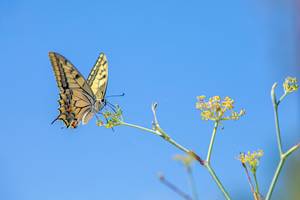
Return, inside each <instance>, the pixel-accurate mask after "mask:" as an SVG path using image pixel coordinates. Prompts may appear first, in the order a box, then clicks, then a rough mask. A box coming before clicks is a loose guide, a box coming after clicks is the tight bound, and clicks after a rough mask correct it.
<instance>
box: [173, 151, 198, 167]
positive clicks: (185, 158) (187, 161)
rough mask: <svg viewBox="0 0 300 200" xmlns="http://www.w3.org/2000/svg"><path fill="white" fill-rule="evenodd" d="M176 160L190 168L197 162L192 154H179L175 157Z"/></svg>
mask: <svg viewBox="0 0 300 200" xmlns="http://www.w3.org/2000/svg"><path fill="white" fill-rule="evenodd" d="M173 159H174V160H177V161H180V162H181V163H182V164H183V165H184V166H186V167H189V166H191V164H192V163H193V161H195V159H194V157H193V156H192V155H190V154H186V155H181V154H177V155H175V156H174V157H173Z"/></svg>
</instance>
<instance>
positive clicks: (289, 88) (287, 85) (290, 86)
mask: <svg viewBox="0 0 300 200" xmlns="http://www.w3.org/2000/svg"><path fill="white" fill-rule="evenodd" d="M298 88H299V85H298V81H297V78H294V77H287V78H286V79H285V81H284V83H283V89H284V92H285V93H291V92H294V91H297V90H298Z"/></svg>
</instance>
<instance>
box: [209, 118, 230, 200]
mask: <svg viewBox="0 0 300 200" xmlns="http://www.w3.org/2000/svg"><path fill="white" fill-rule="evenodd" d="M218 126H219V123H218V121H216V122H215V124H214V128H213V132H212V135H211V139H210V143H209V146H208V151H207V156H206V161H205V167H206V168H207V170H208V172H209V173H210V175H211V176H212V178H213V179H214V181H215V182H216V184H217V186H218V187H219V189H220V190H221V191H222V193H223V195H224V197H225V198H226V199H227V200H230V196H229V194H228V192H227V191H226V189H225V188H224V186H223V185H222V183H221V181H220V180H219V178H218V176H217V175H216V173H215V171H214V170H213V168H212V167H211V165H210V158H211V154H212V150H213V145H214V142H215V137H216V133H217V129H218Z"/></svg>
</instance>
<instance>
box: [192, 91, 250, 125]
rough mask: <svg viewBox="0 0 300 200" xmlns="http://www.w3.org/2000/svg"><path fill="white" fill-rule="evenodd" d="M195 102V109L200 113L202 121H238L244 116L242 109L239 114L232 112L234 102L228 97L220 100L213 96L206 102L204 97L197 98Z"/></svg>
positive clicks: (218, 97)
mask: <svg viewBox="0 0 300 200" xmlns="http://www.w3.org/2000/svg"><path fill="white" fill-rule="evenodd" d="M197 100H198V101H197V103H196V109H198V110H200V111H201V117H202V119H203V120H212V121H221V120H238V119H239V118H240V117H241V116H243V115H244V114H245V110H244V109H241V110H240V111H239V112H236V111H234V110H233V108H234V101H233V99H231V98H230V97H225V98H224V99H223V100H222V99H221V97H220V96H214V97H211V98H209V99H208V100H206V97H205V96H198V97H197ZM228 112H229V113H228ZM227 113H228V114H227Z"/></svg>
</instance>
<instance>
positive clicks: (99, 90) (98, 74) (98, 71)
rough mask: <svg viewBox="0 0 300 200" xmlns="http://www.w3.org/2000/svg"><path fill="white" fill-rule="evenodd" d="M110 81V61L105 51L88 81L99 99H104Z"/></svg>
mask: <svg viewBox="0 0 300 200" xmlns="http://www.w3.org/2000/svg"><path fill="white" fill-rule="evenodd" d="M107 81H108V63H107V59H106V56H105V54H104V53H101V54H100V55H99V57H98V59H97V62H96V63H95V65H94V67H93V69H92V70H91V72H90V74H89V76H88V79H87V83H88V84H89V85H90V87H91V89H92V91H93V93H94V94H95V96H96V98H97V100H100V101H101V100H103V99H104V97H105V93H106V88H107Z"/></svg>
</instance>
